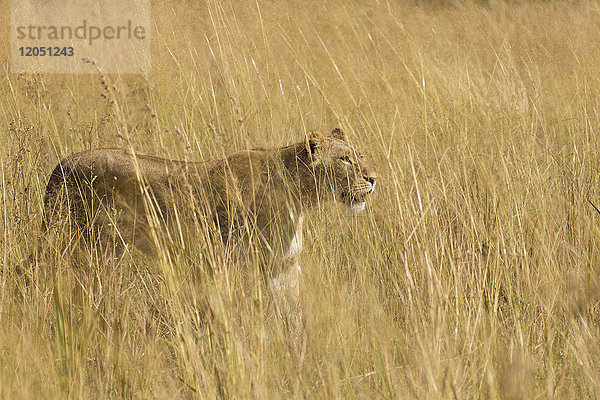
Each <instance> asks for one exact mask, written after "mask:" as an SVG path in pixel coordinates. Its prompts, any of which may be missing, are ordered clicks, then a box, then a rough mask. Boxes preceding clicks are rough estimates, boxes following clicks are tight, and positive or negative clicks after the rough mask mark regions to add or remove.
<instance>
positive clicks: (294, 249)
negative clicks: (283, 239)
mask: <svg viewBox="0 0 600 400" xmlns="http://www.w3.org/2000/svg"><path fill="white" fill-rule="evenodd" d="M290 217H291V219H292V221H295V220H296V219H297V221H295V222H296V230H295V232H294V236H292V239H291V240H290V242H289V244H288V246H287V250H286V252H285V257H286V258H290V259H293V258H297V257H299V256H300V253H302V225H303V222H304V216H302V215H300V216H298V217H297V218H296V216H295V215H294V213H293V212H291V211H290Z"/></svg>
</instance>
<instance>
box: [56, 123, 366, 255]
mask: <svg viewBox="0 0 600 400" xmlns="http://www.w3.org/2000/svg"><path fill="white" fill-rule="evenodd" d="M375 179H376V175H375V174H374V173H373V172H372V171H371V170H369V169H368V168H367V167H366V165H365V163H364V161H363V160H362V156H360V154H359V153H358V152H357V151H356V149H355V148H353V147H352V146H351V145H350V144H349V143H348V142H347V139H346V137H345V135H344V134H343V133H341V131H339V129H335V130H334V131H333V132H332V135H331V136H327V137H326V136H324V135H322V134H320V133H318V132H309V133H308V134H307V135H306V138H305V140H304V142H302V143H299V144H296V145H291V146H287V147H283V148H278V149H269V150H247V151H241V152H238V153H234V154H232V155H230V156H228V157H226V158H225V159H222V160H213V161H204V162H183V161H173V160H167V159H162V158H158V157H153V156H148V155H143V154H139V153H136V154H132V153H131V152H130V151H128V150H123V149H100V150H92V151H85V152H81V153H77V154H74V155H72V156H70V157H68V158H66V159H64V160H63V161H61V162H60V163H59V164H58V166H57V167H56V168H55V169H54V171H53V173H52V176H51V178H50V180H49V182H48V185H47V188H46V195H45V198H44V207H45V215H44V224H45V225H46V226H47V228H50V226H52V225H53V224H54V222H55V221H56V220H57V219H59V217H62V218H64V217H65V214H67V211H69V212H70V218H71V220H72V222H73V223H74V225H76V226H77V227H78V228H80V229H90V228H91V227H96V228H97V230H98V231H100V232H101V233H102V234H104V235H105V234H106V231H108V230H110V229H114V227H116V228H117V229H118V234H117V241H120V242H122V243H125V244H133V245H135V246H136V247H138V248H140V249H141V250H142V251H145V252H149V253H151V252H153V251H154V250H155V246H156V244H157V243H156V239H155V237H154V236H153V229H154V228H153V227H156V226H157V225H159V226H160V225H164V226H165V227H166V228H172V232H170V234H171V239H172V240H173V241H175V242H176V241H177V236H178V235H177V229H176V228H173V227H174V226H176V225H177V227H178V228H179V227H180V225H181V223H185V224H190V223H193V222H194V220H195V222H198V220H201V222H202V225H205V226H206V227H208V228H213V229H215V230H216V231H217V232H219V234H220V236H221V238H222V239H223V242H224V243H228V242H229V241H231V240H232V239H239V238H241V237H244V236H247V235H248V234H249V232H248V229H249V228H252V229H253V230H254V234H255V235H257V237H256V239H257V240H258V241H259V242H260V243H261V246H262V247H264V249H266V250H267V251H269V252H274V253H277V254H279V255H285V254H286V253H287V251H288V249H289V246H290V244H291V242H292V240H293V238H294V236H295V235H296V230H297V229H296V228H297V225H298V221H299V219H300V218H301V216H302V213H303V210H304V209H306V208H308V207H310V206H312V205H314V204H316V203H317V202H318V201H325V200H330V199H337V200H339V201H341V202H343V203H344V204H346V205H347V206H349V207H352V206H355V205H357V204H361V203H363V202H364V198H365V196H366V195H367V194H368V193H370V192H371V191H372V190H373V187H374V183H375ZM107 225H108V226H109V227H108V228H107ZM101 240H108V239H107V238H103V237H101Z"/></svg>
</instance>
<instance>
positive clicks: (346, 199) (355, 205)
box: [339, 191, 366, 214]
mask: <svg viewBox="0 0 600 400" xmlns="http://www.w3.org/2000/svg"><path fill="white" fill-rule="evenodd" d="M365 196H366V194H359V193H351V192H349V191H341V192H340V196H339V197H340V200H341V202H342V203H343V204H344V205H345V206H346V207H348V209H349V210H350V212H351V213H352V214H358V213H360V212H362V211H364V209H365Z"/></svg>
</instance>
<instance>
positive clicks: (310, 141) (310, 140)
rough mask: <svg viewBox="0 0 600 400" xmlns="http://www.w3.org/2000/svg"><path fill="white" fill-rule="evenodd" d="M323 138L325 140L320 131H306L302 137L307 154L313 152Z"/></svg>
mask: <svg viewBox="0 0 600 400" xmlns="http://www.w3.org/2000/svg"><path fill="white" fill-rule="evenodd" d="M323 140H325V136H323V134H322V133H321V132H317V131H308V132H307V133H306V138H305V139H304V142H305V143H304V145H305V146H306V151H307V152H308V154H315V151H317V149H318V148H319V147H320V146H321V144H322V143H323Z"/></svg>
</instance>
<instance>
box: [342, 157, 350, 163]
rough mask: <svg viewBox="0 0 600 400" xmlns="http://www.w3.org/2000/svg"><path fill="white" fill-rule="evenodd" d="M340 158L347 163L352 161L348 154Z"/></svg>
mask: <svg viewBox="0 0 600 400" xmlns="http://www.w3.org/2000/svg"><path fill="white" fill-rule="evenodd" d="M340 160H342V161H343V162H345V163H348V164H350V163H352V161H351V160H350V157H349V156H341V157H340Z"/></svg>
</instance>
